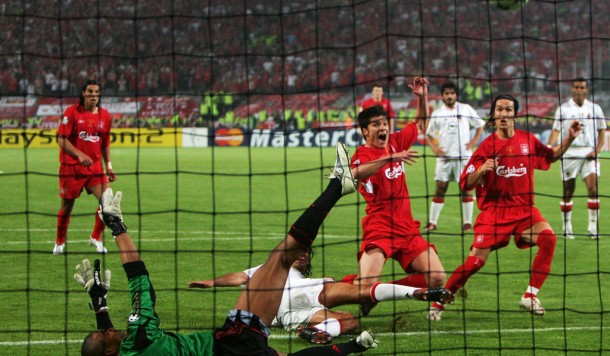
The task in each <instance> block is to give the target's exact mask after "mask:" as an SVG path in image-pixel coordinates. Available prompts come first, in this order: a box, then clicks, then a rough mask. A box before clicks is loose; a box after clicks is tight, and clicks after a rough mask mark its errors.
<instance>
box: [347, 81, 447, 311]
mask: <svg viewBox="0 0 610 356" xmlns="http://www.w3.org/2000/svg"><path fill="white" fill-rule="evenodd" d="M410 87H411V89H412V90H413V93H414V94H415V95H416V96H417V97H418V102H417V113H416V118H415V119H414V120H413V121H412V122H411V123H410V124H409V125H407V126H405V127H404V128H403V129H402V130H401V131H400V132H396V133H390V132H389V126H388V114H387V113H386V112H385V110H383V108H382V107H381V106H372V107H370V108H368V109H366V110H364V111H362V112H361V113H360V114H359V115H358V125H359V126H360V130H361V131H362V135H363V136H364V139H365V144H364V145H361V146H360V147H358V149H357V150H356V153H355V154H354V157H353V159H352V168H353V171H355V172H356V173H355V176H356V178H357V179H358V180H359V181H360V183H359V187H358V190H359V191H360V193H361V194H362V196H363V197H364V199H365V200H366V203H367V205H366V216H365V217H364V218H363V219H362V240H363V241H362V245H361V247H360V252H359V254H358V258H359V266H360V271H359V275H358V278H357V279H355V280H354V283H356V284H359V285H360V286H361V287H363V288H365V287H367V286H369V285H371V284H373V283H376V282H378V281H379V278H380V276H381V272H382V269H383V265H384V264H385V261H386V260H387V259H389V258H393V259H395V260H396V261H398V263H400V266H401V267H402V268H403V270H404V271H405V272H407V273H412V272H419V273H414V274H412V275H410V276H408V277H406V278H403V279H402V280H401V281H396V283H398V284H402V285H406V286H412V287H429V288H437V287H440V286H442V285H443V283H445V271H444V269H443V265H442V264H441V262H440V260H439V258H438V256H437V254H436V250H435V248H434V246H433V245H431V244H429V243H428V242H427V241H426V240H424V239H423V238H422V236H421V234H420V232H419V222H416V221H415V220H414V219H413V215H412V214H411V203H410V198H409V191H408V190H407V185H406V183H405V171H404V167H403V164H404V163H406V164H412V163H414V162H415V158H416V157H418V155H417V151H413V150H411V149H410V147H411V146H412V145H413V143H415V141H416V140H417V135H418V125H421V126H424V125H423V124H424V123H425V120H426V119H427V117H428V112H429V111H428V80H427V79H425V78H421V77H417V78H415V80H414V82H413V84H412V85H410ZM420 129H421V130H422V131H424V132H425V128H423V127H420ZM371 307H372V305H369V306H368V307H367V306H363V308H362V314H363V315H367V314H368V312H369V311H370V308H371Z"/></svg>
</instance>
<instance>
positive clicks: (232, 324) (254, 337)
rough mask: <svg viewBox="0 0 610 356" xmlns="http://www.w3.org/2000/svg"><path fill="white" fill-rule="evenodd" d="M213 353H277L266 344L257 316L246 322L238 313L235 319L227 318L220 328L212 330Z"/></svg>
mask: <svg viewBox="0 0 610 356" xmlns="http://www.w3.org/2000/svg"><path fill="white" fill-rule="evenodd" d="M214 355H236V356H242V355H243V356H255V355H257V356H258V355H260V356H277V355H278V353H277V351H275V350H274V349H272V348H271V347H269V345H268V344H267V335H265V333H264V332H263V326H262V324H261V323H260V321H259V319H258V317H256V316H255V317H254V318H253V320H252V321H250V324H246V323H244V322H243V321H242V320H241V319H240V318H239V314H238V315H237V317H236V319H235V320H231V318H227V319H226V320H225V324H224V325H223V326H222V328H220V329H216V331H214Z"/></svg>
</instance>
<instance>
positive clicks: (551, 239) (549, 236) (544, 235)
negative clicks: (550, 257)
mask: <svg viewBox="0 0 610 356" xmlns="http://www.w3.org/2000/svg"><path fill="white" fill-rule="evenodd" d="M556 244H557V236H556V235H555V232H553V230H551V229H546V230H543V231H542V232H540V234H538V239H537V240H536V245H538V247H539V248H554V247H555V245H556Z"/></svg>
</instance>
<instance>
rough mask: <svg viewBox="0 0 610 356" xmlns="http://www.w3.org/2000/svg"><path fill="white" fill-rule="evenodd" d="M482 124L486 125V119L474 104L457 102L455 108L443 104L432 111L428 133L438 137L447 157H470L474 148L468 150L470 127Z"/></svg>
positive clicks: (477, 126)
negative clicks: (482, 117) (480, 114)
mask: <svg viewBox="0 0 610 356" xmlns="http://www.w3.org/2000/svg"><path fill="white" fill-rule="evenodd" d="M482 126H485V121H483V119H481V117H480V116H479V114H478V113H477V112H476V110H475V109H473V108H472V106H470V105H468V104H464V103H460V102H457V103H456V105H455V107H454V108H453V109H449V108H448V107H447V106H446V105H444V104H443V106H441V107H440V108H438V109H437V110H434V112H433V113H432V116H431V117H430V122H429V123H428V129H427V130H426V135H430V136H432V137H434V138H436V139H438V145H439V147H440V148H441V149H442V150H443V151H445V154H446V158H454V159H455V158H469V157H470V156H472V150H467V149H466V144H467V143H468V142H470V139H471V137H470V129H471V128H475V129H476V128H479V127H482Z"/></svg>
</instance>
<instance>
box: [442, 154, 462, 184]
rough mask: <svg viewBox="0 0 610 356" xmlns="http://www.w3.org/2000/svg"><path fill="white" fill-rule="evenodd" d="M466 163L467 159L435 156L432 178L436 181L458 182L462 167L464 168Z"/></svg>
mask: <svg viewBox="0 0 610 356" xmlns="http://www.w3.org/2000/svg"><path fill="white" fill-rule="evenodd" d="M467 163H468V159H444V158H437V159H436V172H435V173H434V180H435V181H437V182H449V181H454V182H456V183H459V182H460V176H461V175H462V169H464V167H465V166H466V164H467Z"/></svg>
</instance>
